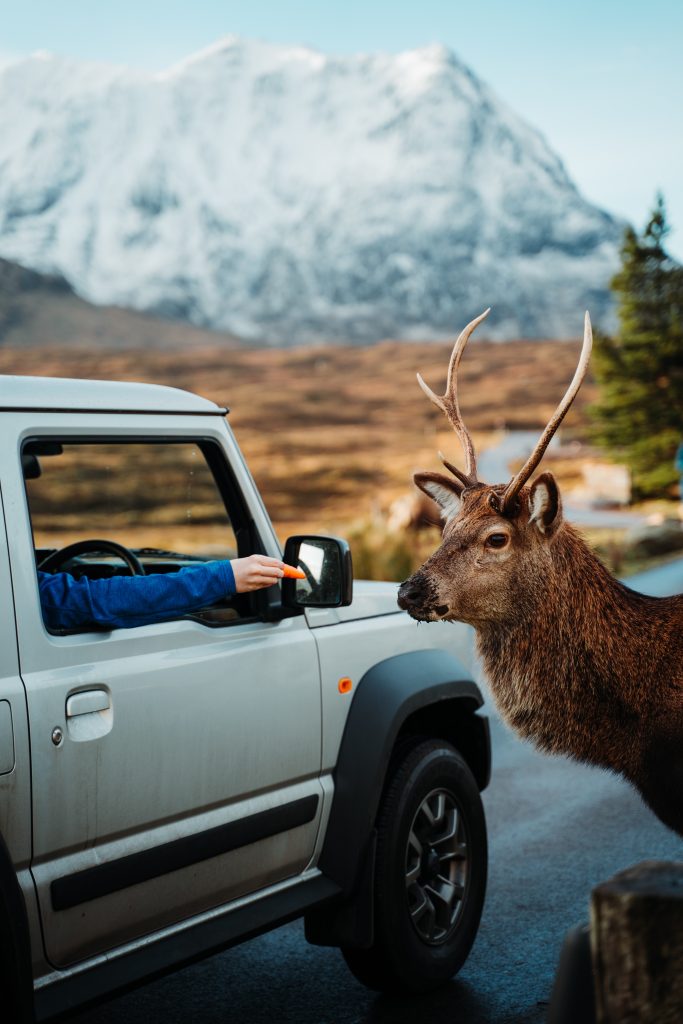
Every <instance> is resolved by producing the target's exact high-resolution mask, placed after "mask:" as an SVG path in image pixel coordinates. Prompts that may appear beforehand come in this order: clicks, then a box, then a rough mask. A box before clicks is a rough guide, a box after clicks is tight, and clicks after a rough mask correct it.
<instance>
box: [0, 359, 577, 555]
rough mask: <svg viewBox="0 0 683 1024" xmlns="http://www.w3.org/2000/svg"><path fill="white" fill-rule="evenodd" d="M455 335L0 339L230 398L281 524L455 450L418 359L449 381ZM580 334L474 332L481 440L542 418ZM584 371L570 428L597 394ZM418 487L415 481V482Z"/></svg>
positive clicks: (472, 376) (371, 511)
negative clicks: (490, 336) (511, 338)
mask: <svg viewBox="0 0 683 1024" xmlns="http://www.w3.org/2000/svg"><path fill="white" fill-rule="evenodd" d="M450 350H451V345H450V344H448V343H431V342H430V343H427V342H425V343H413V342H391V341H386V342H381V343H378V344H376V345H372V346H364V347H336V346H335V347H332V346H316V347H306V348H303V347H300V348H290V349H247V348H242V347H238V348H227V347H225V346H224V345H213V346H201V347H196V346H195V345H192V346H191V347H188V349H186V350H184V351H178V350H175V351H158V350H154V349H149V348H145V349H144V350H140V349H137V350H133V349H127V350H124V351H121V350H118V351H111V350H102V349H99V348H96V347H85V346H80V345H79V346H77V347H61V346H60V347H59V349H56V348H52V347H47V346H45V347H42V346H38V347H31V348H22V349H19V348H10V347H2V348H0V373H4V374H35V375H38V376H57V377H77V378H99V379H107V380H134V381H147V382H152V383H156V384H167V385H171V386H173V387H179V388H185V389H188V390H190V391H194V392H196V393H198V394H200V395H203V396H205V397H206V398H210V399H212V400H214V401H216V402H218V403H219V404H220V405H225V406H228V407H229V408H230V410H231V412H230V417H229V421H230V423H231V425H232V427H233V429H234V431H235V434H236V436H237V439H238V442H239V444H240V446H241V447H242V450H243V451H244V454H245V456H246V459H247V461H248V463H249V466H250V468H251V470H252V473H253V475H254V477H255V479H256V482H257V484H258V486H259V488H260V490H261V493H262V495H263V498H264V501H265V503H266V507H267V508H268V510H269V512H270V515H271V517H272V519H273V521H274V523H275V527H276V529H277V532H278V534H279V535H280V536H281V537H285V536H286V535H287V534H289V533H291V532H294V531H295V530H302V529H305V530H313V531H325V532H330V531H333V530H340V531H343V530H344V529H345V527H348V525H349V524H350V523H352V522H353V521H354V520H358V519H359V518H363V517H368V518H373V517H374V518H375V519H377V518H378V517H379V516H380V515H382V514H384V513H386V511H387V509H388V508H389V505H390V504H391V502H392V501H393V500H394V499H395V498H397V497H399V496H402V495H409V494H412V493H413V485H412V482H411V478H412V474H413V472H414V471H415V470H416V469H418V468H422V469H425V468H429V467H432V468H437V466H438V458H437V454H436V452H437V449H439V448H440V449H441V450H443V451H444V452H445V453H446V455H447V456H448V457H450V458H451V459H452V460H454V461H456V462H459V461H460V460H461V453H460V450H459V446H458V442H457V440H456V438H455V435H454V434H453V432H452V431H451V429H450V427H448V424H447V423H446V421H445V420H444V417H443V416H442V415H441V413H440V412H439V411H438V410H437V409H435V408H434V406H432V405H431V403H430V402H428V401H427V399H426V398H425V396H424V395H423V394H422V392H421V390H420V389H419V387H418V385H417V382H416V379H415V374H416V372H417V371H418V370H419V371H420V372H421V373H422V375H423V376H424V378H425V379H426V380H427V382H428V383H429V384H430V385H431V386H432V387H433V388H434V389H435V390H437V391H443V388H444V386H445V374H446V367H447V365H448V359H449V355H450ZM578 351H579V342H578V341H577V342H557V341H533V342H527V341H520V342H508V343H506V344H497V343H493V342H486V341H473V342H471V343H470V346H469V348H468V351H467V354H466V357H465V359H464V360H463V363H462V366H461V385H460V394H461V404H462V409H463V414H464V416H465V420H466V422H467V424H468V427H469V428H470V430H471V431H472V433H473V435H474V439H475V444H477V446H478V447H479V448H482V447H484V446H486V445H487V444H490V443H491V442H492V440H494V438H495V435H496V434H497V432H498V430H500V429H501V428H502V427H504V426H506V427H509V428H513V429H527V428H528V429H536V428H538V429H541V428H542V427H543V426H544V425H545V423H546V422H547V420H548V418H549V417H550V415H551V414H552V412H553V410H554V408H555V406H556V404H557V402H558V401H559V398H560V396H561V395H562V393H563V391H564V389H565V387H566V385H567V382H568V381H569V380H570V379H571V376H572V374H573V372H574V367H575V365H576V360H577V357H578ZM594 394H595V391H594V386H593V385H592V383H591V381H590V380H589V381H587V382H586V384H585V385H584V387H583V388H582V390H581V392H580V393H579V396H578V398H577V400H576V402H575V404H574V408H573V410H572V413H571V417H570V421H569V424H568V427H567V431H568V432H571V431H580V430H581V428H582V427H583V426H584V424H585V407H586V404H587V403H588V402H590V401H591V399H592V398H593V397H594ZM415 493H416V492H415Z"/></svg>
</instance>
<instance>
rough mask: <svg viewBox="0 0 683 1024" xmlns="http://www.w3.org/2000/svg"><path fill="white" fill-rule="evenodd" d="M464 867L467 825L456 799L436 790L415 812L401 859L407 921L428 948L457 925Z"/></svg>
mask: <svg viewBox="0 0 683 1024" xmlns="http://www.w3.org/2000/svg"><path fill="white" fill-rule="evenodd" d="M468 866H469V858H468V851H467V835H466V832H465V822H464V819H463V816H462V814H461V812H460V808H459V807H458V803H457V801H456V799H455V796H454V795H453V793H451V792H450V790H448V789H434V790H432V791H431V793H429V794H428V795H427V796H426V797H425V798H424V800H423V801H422V803H421V804H420V806H419V807H418V809H417V811H416V812H415V816H414V818H413V821H412V824H411V826H410V830H409V832H408V843H407V848H406V858H405V884H406V896H407V899H408V912H409V914H410V920H411V922H412V925H413V927H414V928H415V930H416V932H417V933H418V935H419V936H420V938H421V939H422V940H423V941H424V942H427V943H428V944H429V945H430V946H440V945H442V944H443V943H444V942H446V941H447V940H448V939H449V938H450V936H451V934H452V933H453V931H454V930H455V928H456V926H457V923H458V920H459V918H460V913H461V909H462V905H463V900H464V896H465V889H466V886H467V877H468Z"/></svg>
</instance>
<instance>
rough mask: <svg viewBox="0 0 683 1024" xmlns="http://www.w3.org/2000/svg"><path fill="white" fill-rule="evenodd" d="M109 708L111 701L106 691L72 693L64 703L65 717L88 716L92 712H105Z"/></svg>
mask: <svg viewBox="0 0 683 1024" xmlns="http://www.w3.org/2000/svg"><path fill="white" fill-rule="evenodd" d="M110 707H111V699H110V696H109V694H108V693H107V691H106V690H83V691H82V692H81V693H72V694H71V696H70V697H67V701H66V717H67V718H75V717H76V716H77V715H89V714H92V712H93V711H106V710H107V709H108V708H110Z"/></svg>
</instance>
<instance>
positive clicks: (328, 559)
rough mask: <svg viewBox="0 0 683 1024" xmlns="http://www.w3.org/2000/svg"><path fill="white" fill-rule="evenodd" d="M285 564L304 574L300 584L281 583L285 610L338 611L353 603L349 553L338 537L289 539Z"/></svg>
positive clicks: (293, 582)
mask: <svg viewBox="0 0 683 1024" xmlns="http://www.w3.org/2000/svg"><path fill="white" fill-rule="evenodd" d="M284 561H285V562H286V563H287V565H294V566H296V567H297V568H298V569H301V571H302V572H303V573H304V574H305V578H304V579H302V580H291V579H287V578H286V577H285V578H284V579H283V580H282V603H283V605H285V607H286V608H339V607H341V606H342V605H347V604H351V601H352V599H353V569H352V566H351V551H350V549H349V545H348V544H347V543H346V541H345V540H341V539H340V538H339V537H314V536H300V537H290V538H289V539H288V540H287V543H286V544H285V554H284Z"/></svg>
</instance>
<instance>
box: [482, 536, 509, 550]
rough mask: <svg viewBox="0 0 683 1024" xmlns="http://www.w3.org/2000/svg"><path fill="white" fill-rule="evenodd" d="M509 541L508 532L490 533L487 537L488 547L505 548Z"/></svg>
mask: <svg viewBox="0 0 683 1024" xmlns="http://www.w3.org/2000/svg"><path fill="white" fill-rule="evenodd" d="M507 542H508V535H507V533H490V534H489V535H488V537H487V538H486V547H487V548H504V547H505V545H506V544H507Z"/></svg>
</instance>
